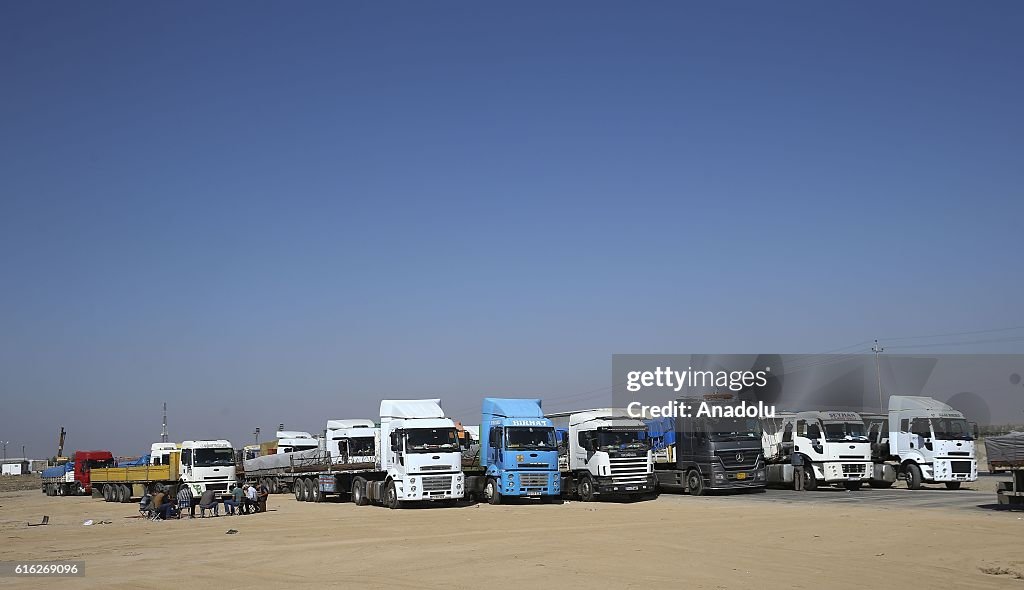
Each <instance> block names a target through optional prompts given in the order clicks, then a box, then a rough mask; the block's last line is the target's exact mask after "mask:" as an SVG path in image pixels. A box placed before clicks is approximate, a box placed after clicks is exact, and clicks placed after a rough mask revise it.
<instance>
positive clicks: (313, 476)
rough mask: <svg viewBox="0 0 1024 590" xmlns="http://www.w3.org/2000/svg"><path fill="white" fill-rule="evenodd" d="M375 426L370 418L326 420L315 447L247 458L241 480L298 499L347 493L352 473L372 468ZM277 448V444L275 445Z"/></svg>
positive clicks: (320, 499)
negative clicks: (288, 494)
mask: <svg viewBox="0 0 1024 590" xmlns="http://www.w3.org/2000/svg"><path fill="white" fill-rule="evenodd" d="M378 433H379V431H378V429H377V428H376V425H375V424H374V423H373V421H372V420H328V421H327V428H326V430H325V431H324V436H323V437H321V438H320V439H319V440H317V439H313V438H312V437H307V438H306V439H305V440H306V441H307V442H306V443H303V444H302V445H300V446H304V445H305V444H308V441H309V440H317V443H318V446H317V447H315V448H312V449H311V448H301V449H299V450H293V451H290V452H282V453H274V454H269V455H262V456H256V457H251V458H247V459H245V460H244V462H243V464H242V465H243V469H244V480H245V481H246V482H248V483H251V484H255V485H263V486H266V488H267V490H269V491H270V493H272V494H277V493H289V492H291V493H294V494H295V499H296V500H298V501H300V502H320V501H322V500H324V499H325V498H326V497H328V496H330V495H344V494H348V493H349V491H350V490H351V487H352V478H354V477H355V475H356V474H359V473H366V472H371V471H373V470H374V469H376V459H375V453H376V441H377V437H378ZM277 448H278V449H280V448H281V447H277Z"/></svg>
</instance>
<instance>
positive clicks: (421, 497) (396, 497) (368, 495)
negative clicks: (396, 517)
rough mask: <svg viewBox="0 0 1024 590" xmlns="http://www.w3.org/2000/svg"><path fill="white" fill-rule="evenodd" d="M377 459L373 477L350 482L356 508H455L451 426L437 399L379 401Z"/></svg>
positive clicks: (458, 469)
mask: <svg viewBox="0 0 1024 590" xmlns="http://www.w3.org/2000/svg"><path fill="white" fill-rule="evenodd" d="M376 455H377V457H376V458H377V471H376V473H373V474H362V475H358V476H356V477H355V478H354V479H353V481H352V501H353V502H355V503H356V504H357V505H360V506H364V505H366V504H369V503H370V502H375V503H378V504H383V505H385V506H387V507H388V508H401V507H402V506H403V505H404V504H405V503H406V502H410V501H431V502H443V503H445V504H454V503H455V502H456V501H458V500H460V499H462V498H463V496H464V495H465V476H464V475H463V473H462V452H461V448H460V446H459V439H458V435H457V433H456V431H455V423H454V422H453V421H452V420H451V419H450V418H446V417H445V415H444V411H443V410H441V400H439V399H419V400H388V399H386V400H382V401H381V402H380V436H379V437H378V439H377V453H376Z"/></svg>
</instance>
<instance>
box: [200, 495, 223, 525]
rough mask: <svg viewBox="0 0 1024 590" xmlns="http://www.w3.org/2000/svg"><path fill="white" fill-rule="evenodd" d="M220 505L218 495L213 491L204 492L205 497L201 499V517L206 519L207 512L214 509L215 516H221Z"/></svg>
mask: <svg viewBox="0 0 1024 590" xmlns="http://www.w3.org/2000/svg"><path fill="white" fill-rule="evenodd" d="M218 505H219V503H218V502H217V494H216V493H215V492H214V491H213V490H211V489H207V490H206V491H205V492H203V495H202V496H200V497H199V517H200V518H206V511H207V510H210V509H211V508H212V509H213V515H214V516H220V514H219V513H218V510H219V509H218Z"/></svg>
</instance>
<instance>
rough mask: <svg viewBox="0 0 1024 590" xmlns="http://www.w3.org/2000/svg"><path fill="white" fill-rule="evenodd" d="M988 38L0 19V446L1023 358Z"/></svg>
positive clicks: (904, 24)
mask: <svg viewBox="0 0 1024 590" xmlns="http://www.w3.org/2000/svg"><path fill="white" fill-rule="evenodd" d="M1022 17H1024V8H1022V7H1021V5H1020V4H1019V3H1014V2H990V3H984V4H965V3H940V2H909V3H900V4H899V5H898V6H894V5H892V4H890V3H881V2H878V3H861V4H857V5H854V4H852V3H846V4H838V5H837V4H830V5H826V4H821V3H804V2H790V3H784V4H770V5H769V4H766V3H752V4H744V3H731V4H729V5H728V6H723V5H721V4H720V3H706V4H704V5H699V4H696V3H647V4H644V5H640V6H637V5H632V4H603V3H579V4H571V3H559V4H558V5H557V6H552V5H542V4H540V3H537V4H526V5H524V4H518V5H503V6H498V5H491V4H488V5H482V4H470V3H461V4H460V3H444V4H440V5H439V4H435V3H431V4H430V5H427V4H424V3H419V4H417V3H410V4H403V3H392V4H388V5H387V6H379V5H377V4H376V3H361V4H357V3H341V2H322V3H317V2H307V3H303V4H302V5H301V7H296V6H295V5H292V4H286V3H269V2H245V3H241V2H221V3H217V4H216V6H211V5H209V4H205V3H187V2H186V3H177V4H164V5H154V4H138V3H126V2H125V3H122V2H107V3H102V4H96V3H65V4H58V3H29V2H21V3H15V2H7V3H4V4H3V7H2V8H0V55H3V59H2V60H0V79H2V80H3V83H2V87H3V92H2V95H0V267H2V269H3V274H2V278H0V281H2V283H0V322H2V326H3V334H4V336H3V338H2V339H0V393H2V397H3V399H4V404H5V406H6V407H7V408H9V409H10V410H11V411H9V412H8V411H5V412H3V416H0V439H3V440H12V441H24V442H22V443H21V444H27V445H28V447H29V449H30V451H29V452H30V454H37V455H41V454H44V453H45V454H49V453H52V451H51V450H50V447H52V446H53V444H52V443H51V441H52V440H53V439H54V438H55V433H56V432H57V430H58V428H59V426H61V425H62V424H63V425H65V426H66V427H67V428H68V430H69V431H70V433H71V434H70V437H69V444H70V445H72V446H75V447H114V450H116V451H118V452H123V453H131V452H136V451H137V450H138V449H140V448H141V447H144V446H148V443H149V442H151V440H152V439H154V437H155V436H156V435H157V434H159V428H160V425H159V407H160V402H161V401H164V400H167V401H168V402H169V403H170V405H171V433H172V437H174V438H177V439H182V438H187V437H213V436H227V437H230V438H233V439H235V440H236V442H237V443H238V444H241V443H242V442H246V441H247V440H248V438H251V437H249V436H248V433H250V432H252V429H253V428H254V427H255V426H261V427H262V428H263V430H264V432H266V431H269V430H273V428H274V426H276V424H277V423H279V422H284V423H285V424H286V426H288V427H289V428H297V429H303V430H314V431H315V430H317V429H319V428H322V426H323V422H324V420H326V419H327V418H343V417H362V416H370V417H372V416H373V415H374V414H375V413H376V410H377V400H379V399H380V398H382V397H411V396H415V397H419V396H434V395H436V396H440V397H442V398H443V399H444V400H445V405H446V406H447V407H448V408H449V409H451V410H453V411H455V413H456V414H457V415H459V416H460V417H462V418H464V419H465V420H466V421H467V423H471V422H473V421H474V417H475V415H476V414H477V413H478V410H479V399H480V398H481V397H483V396H484V395H488V394H507V395H537V396H541V397H547V398H548V399H552V400H557V399H558V398H559V396H561V397H562V401H561V402H558V403H561V404H562V406H570V407H571V406H572V405H573V404H580V405H594V404H596V403H599V402H600V401H601V400H603V399H606V398H604V397H602V396H605V395H606V394H607V392H604V393H600V392H599V393H596V394H594V395H591V396H590V397H587V396H585V395H584V396H576V397H572V396H570V394H579V393H582V392H588V391H592V390H596V389H599V388H603V387H606V386H607V385H609V381H608V379H609V374H610V358H611V355H612V354H613V353H626V352H662V353H703V352H761V351H771V352H818V351H825V350H831V349H834V348H839V347H845V346H850V345H853V344H855V343H860V342H861V341H863V340H865V339H870V338H875V337H883V338H885V337H887V336H893V337H897V336H914V335H926V334H936V333H945V332H957V331H961V330H964V331H967V330H983V329H989V328H993V329H994V328H1004V327H1010V326H1019V325H1024V319H1022V317H1021V309H1020V301H1021V293H1022V286H1024V269H1022V266H1021V259H1020V253H1021V250H1022V248H1021V228H1022V225H1024V199H1022V198H1021V197H1022V195H1021V187H1022V186H1024V162H1022V155H1024V154H1022V145H1021V137H1022V136H1024V117H1022V112H1021V107H1020V105H1021V104H1024V81H1022V77H1021V76H1020V64H1021V63H1024V41H1022V38H1021V35H1020V30H1021V26H1022V24H1024V22H1022V20H1024V18H1022ZM1021 335H1024V333H1022V332H1012V331H1011V332H1001V333H997V334H996V337H1016V336H1021ZM973 338H976V339H982V338H984V336H982V335H979V336H973ZM953 340H962V338H959V339H953ZM914 342H917V341H915V340H910V341H909V343H911V344H913V343H914ZM933 342H942V340H941V339H940V340H938V341H933ZM904 343H906V342H904ZM855 348H856V347H855ZM861 348H863V347H861ZM1021 348H1022V345H1021V342H1019V341H1010V342H998V343H981V344H978V345H972V346H967V347H965V346H963V345H957V346H956V347H952V348H950V349H949V351H950V352H984V351H989V350H998V351H1014V352H1019V351H1020V350H1021ZM936 351H937V350H935V349H929V352H936ZM1022 369H1024V367H1022ZM558 403H554V405H555V406H558ZM549 405H551V404H549ZM186 408H187V409H186ZM552 409H568V408H566V407H554V408H552ZM112 430H116V431H117V433H118V435H117V437H116V440H114V437H112V436H111V431H112ZM12 444H14V443H12Z"/></svg>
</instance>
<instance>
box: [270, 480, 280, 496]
mask: <svg viewBox="0 0 1024 590" xmlns="http://www.w3.org/2000/svg"><path fill="white" fill-rule="evenodd" d="M267 484H269V485H268V486H267V489H268V490H270V493H271V494H277V493H280V491H281V490H280V489H278V487H277V478H276V477H271V478H270V479H268V480H267Z"/></svg>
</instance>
